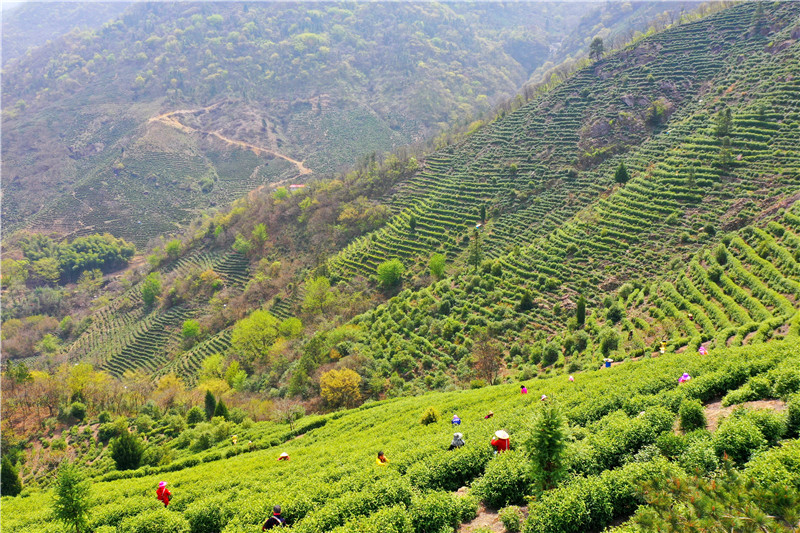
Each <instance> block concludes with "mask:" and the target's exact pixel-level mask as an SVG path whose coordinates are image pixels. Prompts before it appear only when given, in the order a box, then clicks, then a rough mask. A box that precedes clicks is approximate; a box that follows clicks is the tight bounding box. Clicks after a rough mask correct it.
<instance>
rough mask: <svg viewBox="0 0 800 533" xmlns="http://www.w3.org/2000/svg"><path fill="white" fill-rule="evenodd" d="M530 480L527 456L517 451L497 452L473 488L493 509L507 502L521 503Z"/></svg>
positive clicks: (528, 491) (526, 492)
mask: <svg viewBox="0 0 800 533" xmlns="http://www.w3.org/2000/svg"><path fill="white" fill-rule="evenodd" d="M531 485H532V480H531V476H530V468H529V466H528V458H527V457H526V456H525V455H524V454H522V453H520V452H518V451H514V450H511V451H507V452H503V453H500V454H498V455H497V456H495V457H494V459H492V460H491V461H489V465H488V466H487V467H486V472H485V473H484V474H483V477H482V478H480V479H479V480H478V481H476V482H475V484H474V485H473V490H474V491H475V495H476V496H478V497H479V498H480V499H481V500H482V501H483V502H484V503H485V504H486V505H488V506H489V507H492V508H494V509H499V508H501V507H505V506H506V505H509V504H514V505H521V504H523V503H524V502H525V495H527V494H530V491H531Z"/></svg>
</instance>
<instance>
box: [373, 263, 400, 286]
mask: <svg viewBox="0 0 800 533" xmlns="http://www.w3.org/2000/svg"><path fill="white" fill-rule="evenodd" d="M405 270H406V267H405V266H404V265H403V263H402V262H400V260H399V259H390V260H389V261H384V262H383V263H381V264H380V265H378V268H377V273H378V281H379V282H380V284H381V285H382V286H383V288H385V289H388V288H390V287H394V286H395V285H397V284H398V283H399V282H400V279H401V278H402V277H403V272H405Z"/></svg>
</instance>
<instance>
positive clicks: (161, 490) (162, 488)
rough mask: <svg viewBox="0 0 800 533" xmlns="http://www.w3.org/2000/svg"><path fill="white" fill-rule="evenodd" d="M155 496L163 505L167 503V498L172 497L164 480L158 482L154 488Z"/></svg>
mask: <svg viewBox="0 0 800 533" xmlns="http://www.w3.org/2000/svg"><path fill="white" fill-rule="evenodd" d="M156 498H158V499H159V500H161V501H162V502H164V507H166V506H167V505H169V500H170V498H172V493H171V492H170V491H169V489H168V488H167V482H166V481H162V482H161V483H159V484H158V488H157V489H156Z"/></svg>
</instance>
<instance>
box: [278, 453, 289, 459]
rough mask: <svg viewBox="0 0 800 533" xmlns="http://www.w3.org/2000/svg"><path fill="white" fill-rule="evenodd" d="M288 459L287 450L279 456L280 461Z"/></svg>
mask: <svg viewBox="0 0 800 533" xmlns="http://www.w3.org/2000/svg"><path fill="white" fill-rule="evenodd" d="M288 460H289V454H288V453H286V452H283V453H282V454H281V455H280V456H279V457H278V461H288Z"/></svg>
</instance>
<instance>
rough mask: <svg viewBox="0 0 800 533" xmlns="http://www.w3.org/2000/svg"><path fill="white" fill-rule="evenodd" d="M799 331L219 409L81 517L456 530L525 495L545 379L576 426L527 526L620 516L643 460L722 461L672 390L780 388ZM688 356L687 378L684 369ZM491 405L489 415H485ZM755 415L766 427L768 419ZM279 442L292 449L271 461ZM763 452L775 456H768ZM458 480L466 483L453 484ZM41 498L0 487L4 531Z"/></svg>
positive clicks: (28, 516) (174, 523)
mask: <svg viewBox="0 0 800 533" xmlns="http://www.w3.org/2000/svg"><path fill="white" fill-rule="evenodd" d="M796 333H797V332H795V333H793V334H792V339H787V340H784V341H780V342H772V343H770V344H762V345H760V346H754V347H752V348H747V349H743V348H724V349H720V350H715V351H714V352H713V353H712V354H710V355H707V356H698V355H697V354H696V353H685V354H668V355H666V356H664V357H659V358H655V359H650V358H647V359H646V360H642V361H638V362H631V363H629V364H625V365H622V366H618V367H613V368H609V369H603V370H600V371H592V372H583V373H577V374H575V375H574V377H575V381H574V382H570V381H568V380H567V377H566V376H558V377H555V378H548V379H536V380H530V381H527V382H525V384H526V385H527V387H528V389H529V393H528V395H527V396H520V394H519V385H518V384H510V385H501V386H496V387H488V388H483V389H480V390H464V391H454V392H448V393H433V394H427V395H423V396H420V397H414V398H399V399H395V400H387V401H382V402H375V403H369V404H366V405H364V406H362V407H360V408H358V409H354V410H349V411H342V412H337V413H332V414H329V415H325V416H321V417H311V418H309V419H301V420H300V421H299V422H298V426H297V427H296V428H295V430H294V431H290V430H289V428H288V427H287V426H285V425H280V424H275V423H271V422H264V423H257V424H253V425H249V424H245V425H240V426H236V425H232V424H229V423H226V422H223V421H221V420H219V419H215V420H216V422H215V424H216V425H215V426H214V427H215V428H216V429H215V431H216V432H217V433H218V434H219V439H218V442H217V444H215V445H214V446H213V447H212V448H211V449H209V450H206V451H202V452H197V453H188V454H187V455H183V458H182V459H181V460H178V461H175V462H173V463H171V464H168V465H165V466H159V467H143V468H140V469H138V470H131V471H125V472H116V471H113V472H109V473H108V474H105V475H95V477H94V478H93V479H92V480H91V497H92V501H93V505H92V506H91V508H90V514H89V520H90V527H91V528H92V530H94V531H103V532H105V531H108V532H110V531H124V532H127V531H145V530H147V531H150V530H157V531H162V530H164V529H163V528H164V527H169V528H170V529H172V530H175V531H189V530H190V527H191V528H199V527H200V524H204V525H205V526H204V527H207V526H208V524H209V523H210V524H213V526H211V527H213V529H214V530H216V531H224V532H230V533H232V532H235V531H237V532H238V531H256V530H257V528H258V527H259V525H260V524H262V523H263V522H264V520H265V519H266V517H267V516H269V512H270V510H271V508H272V506H273V505H275V504H280V505H282V507H283V513H282V514H283V516H284V517H285V518H286V519H287V520H288V522H289V524H291V526H292V530H295V531H304V532H323V531H336V532H342V533H343V532H345V531H365V532H377V531H382V532H409V531H417V532H420V533H422V532H425V531H453V530H454V528H457V527H458V525H459V524H461V523H462V522H469V521H470V520H471V519H472V518H473V517H474V516H475V513H476V510H477V505H478V501H483V502H487V503H488V502H491V505H492V506H494V507H504V506H506V505H507V504H509V503H511V504H520V503H525V502H524V499H523V497H524V496H525V495H529V494H532V493H533V490H534V489H533V486H532V484H531V480H530V478H529V477H528V475H527V473H526V472H527V465H528V456H527V454H526V452H525V448H524V446H523V443H524V441H525V439H526V438H527V436H528V434H529V431H530V426H529V424H530V422H531V420H532V417H533V415H534V414H535V413H536V411H537V410H538V404H540V403H541V402H540V400H539V398H540V396H541V395H542V394H545V395H547V396H548V398H549V400H548V401H551V402H556V403H558V405H560V407H561V409H562V410H563V411H564V413H565V415H566V419H567V421H568V423H569V425H570V428H571V429H570V433H571V434H573V435H575V438H574V439H571V440H570V441H569V442H568V444H567V450H566V452H565V458H566V466H567V469H568V471H569V472H570V473H571V474H573V475H571V476H568V477H567V478H565V479H564V480H563V481H562V482H560V483H559V484H558V486H557V488H555V489H553V490H552V491H549V492H545V493H544V494H542V495H540V496H539V498H538V500H537V501H536V502H535V503H533V504H531V506H530V516H529V518H528V519H527V520H526V521H525V524H524V528H525V529H524V531H527V532H529V533H533V532H538V531H562V530H563V531H566V530H573V529H586V528H596V529H602V528H604V527H606V526H608V525H609V524H610V523H611V522H612V521H614V522H615V523H616V524H624V523H625V521H626V519H627V518H628V517H629V516H630V515H631V513H633V512H634V511H635V510H636V508H637V507H638V506H640V505H641V504H642V503H643V501H642V499H641V497H640V496H639V495H638V493H637V486H638V484H639V483H641V482H643V481H645V480H646V479H647V478H649V477H650V476H661V475H664V473H666V472H668V473H669V475H673V476H684V475H686V474H685V473H684V470H683V469H691V468H692V467H693V466H696V465H701V464H702V465H705V466H704V467H703V468H708V467H709V466H712V468H713V465H714V464H719V460H720V455H721V453H722V451H723V450H724V449H725V448H724V444H723V442H724V441H723V440H721V435H722V433H720V436H718V435H717V433H709V432H707V431H705V430H701V431H697V432H694V433H693V434H692V435H691V438H690V436H688V435H687V436H682V435H675V434H673V423H674V422H675V419H676V414H677V412H678V410H679V409H680V406H681V405H683V404H684V402H688V401H691V400H699V401H700V402H703V403H707V402H709V401H711V399H712V398H716V397H721V396H725V395H726V394H728V395H729V396H730V397H731V398H732V397H733V396H734V395H736V394H738V393H739V391H743V390H745V389H747V390H750V385H751V384H753V383H756V382H759V383H764V384H765V386H764V387H762V389H760V390H762V391H763V392H762V393H761V394H762V395H763V396H764V397H766V398H769V397H774V394H775V393H774V392H772V391H773V390H775V389H774V388H773V387H777V388H780V390H784V389H783V388H781V387H784V385H781V384H785V383H790V382H791V381H786V378H787V377H790V376H791V375H793V374H792V373H793V372H794V373H795V374H796V372H797V365H798V363H800V361H799V360H798V353H800V352H799V351H798V348H799V346H798V344H797V336H796ZM684 372H686V373H689V374H690V375H691V376H692V379H691V380H690V381H689V382H688V383H685V384H683V385H679V384H678V378H679V377H680V376H681V374H682V373H684ZM729 393H730V394H729ZM759 397H760V396H759ZM792 401H797V399H795V400H792ZM779 403H782V402H779ZM429 407H433V408H435V409H436V410H437V411H438V412H440V413H441V415H442V419H441V420H440V421H439V422H434V423H431V424H428V425H422V424H421V423H420V417H421V416H422V414H423V412H424V411H425V410H426V409H427V408H429ZM490 410H491V411H493V412H494V413H495V415H494V417H493V418H489V419H486V418H485V414H486V413H487V412H489V411H490ZM453 414H458V415H459V417H460V418H461V419H462V424H461V426H460V427H459V428H458V430H459V431H460V432H462V433H463V435H464V439H465V441H466V446H465V447H464V448H462V449H459V450H456V451H449V452H448V451H446V449H447V445H448V444H449V442H450V439H451V436H452V432H453V429H452V428H451V426H450V424H449V418H450V417H451V416H452V415H453ZM740 416H741V415H740ZM745 416H753V417H754V418H753V419H754V420H755V419H756V418H755V415H745ZM761 416H762V419H764V420H766V418H763V417H769V416H777V417H783V416H784V415H783V414H781V413H777V414H774V415H770V414H768V413H767V414H762V415H761ZM763 427H764V431H765V432H766V431H767V428H768V427H769V426H763ZM499 428H504V429H505V430H506V431H508V433H509V434H510V435H511V447H512V450H511V451H510V452H506V453H505V454H501V455H493V454H492V452H491V448H490V447H489V444H488V441H489V439H490V437H491V435H492V434H493V432H494V431H495V430H497V429H499ZM719 431H720V430H717V432H719ZM756 431H757V432H759V431H761V430H756ZM191 432H192V430H191V429H189V430H187V435H188V434H191ZM231 434H236V435H237V436H238V444H232V443H231V439H230V438H228V436H229V435H231ZM759 435H760V433H759ZM667 437H670V438H672V439H673V440H672V441H670V442H678V441H680V442H684V443H689V442H691V443H693V444H690V445H689V448H687V450H692V451H686V452H684V453H679V454H678V455H677V456H670V457H669V458H668V450H669V448H665V447H664V444H663V443H664V442H667V440H668V439H667ZM154 438H155V437H154ZM759 438H761V439H762V441H763V444H762V445H761V447H760V451H758V452H755V453H753V455H752V456H751V457H750V456H749V454H748V457H749V461H748V459H745V461H743V462H742V463H741V464H738V465H737V466H739V467H741V468H744V469H745V471H746V472H747V473H748V474H749V475H751V476H753V477H754V479H755V482H757V483H764V484H765V485H764V487H765V488H768V487H771V485H769V483H771V482H773V481H774V480H786V482H787V483H788V484H789V485H788V489H787V490H789V491H794V492H797V491H798V490H800V479H798V477H797V476H798V474H797V472H796V471H794V472H792V471H791V460H792V459H791V455H792V453H793V452H792V451H793V450H796V449H797V446H798V445H800V443H798V441H797V440H796V439H795V440H791V439H789V440H783V441H781V440H780V437H779V438H778V439H777V440H772V441H770V442H769V443H767V441H766V440H764V438H763V437H759ZM180 440H181V439H176V440H175V441H172V443H167V446H173V445H174V443H176V442H178V441H180ZM718 446H723V447H722V448H718ZM378 450H382V451H383V452H384V453H385V454H386V456H387V457H388V458H389V464H388V466H382V467H379V466H376V464H375V454H376V452H377V451H378ZM662 450H663V452H662ZM697 450H704V451H705V452H708V454H710V455H708V454H707V455H705V456H703V457H705V459H703V460H702V461H705V462H702V461H701V462H697V461H698V460H697V459H696V457H697V455H696V453H697ZM176 451H177V450H176ZM283 451H286V452H288V453H289V455H290V457H291V460H290V461H288V462H284V461H276V458H277V456H278V455H279V454H280V453H281V452H283ZM705 452H703V453H705ZM181 453H182V454H185V453H186V452H181ZM795 459H796V457H795ZM764 461H771V463H770V464H771V465H772V466H771V468H770V469H769V470H765V469H764V466H763V465H764ZM161 480H166V481H167V482H168V483H169V487H170V490H171V492H172V494H173V500H172V501H171V503H170V505H169V507H168V508H167V509H164V507H163V506H162V505H161V504H160V502H158V501H157V500H156V498H155V487H156V486H157V484H158V482H159V481H161ZM587 484H588V485H590V486H592V487H595V489H596V490H594V491H592V492H591V500H586V498H585V497H584V498H581V497H579V496H580V494H582V492H581V491H582V490H585V486H586V485H587ZM608 486H611V487H613V488H614V490H608ZM460 487H467V490H466V491H465V490H463V489H462V490H461V491H458V493H456V491H457V490H458V489H459V488H460ZM50 498H51V494H50V491H48V490H38V489H32V490H31V489H29V490H28V492H27V493H26V495H24V496H22V497H17V498H4V499H3V507H4V513H3V528H4V529H5V530H7V531H9V532H12V533H25V532H33V531H36V532H37V533H39V532H43V533H48V532H56V531H62V528H63V526H62V525H61V524H59V523H57V522H54V521H52V520H51V518H50V517H51V515H50V503H49V502H50ZM586 501H590V502H591V503H592V505H590V506H586V505H585V502H586ZM565 516H570V517H572V518H571V519H570V521H569V524H571V528H572V529H566V528H568V526H567V525H565V524H564V523H563V520H564V517H565ZM627 525H628V524H624V526H623V527H625V526H627Z"/></svg>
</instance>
